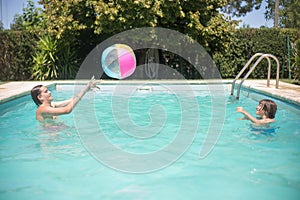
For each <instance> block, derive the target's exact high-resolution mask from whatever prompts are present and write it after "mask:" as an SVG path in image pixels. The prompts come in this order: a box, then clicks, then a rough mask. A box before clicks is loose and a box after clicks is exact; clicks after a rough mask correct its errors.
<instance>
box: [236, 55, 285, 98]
mask: <svg viewBox="0 0 300 200" xmlns="http://www.w3.org/2000/svg"><path fill="white" fill-rule="evenodd" d="M257 56H260V58H259V59H258V60H257V61H256V62H255V63H254V65H253V66H252V67H251V68H250V70H249V71H248V73H247V74H246V75H245V76H244V77H243V79H242V80H241V82H240V84H239V86H238V90H237V96H236V99H239V97H240V90H241V86H242V84H243V82H244V81H245V80H246V79H247V78H248V76H249V75H250V74H251V73H252V72H253V70H254V69H255V67H256V66H257V65H258V64H259V63H260V62H261V61H262V60H263V59H264V58H267V60H268V77H267V87H270V78H271V60H270V58H273V59H274V60H275V61H276V64H277V71H276V88H277V89H278V86H279V67H280V66H279V61H278V59H277V58H276V57H275V56H274V55H272V54H263V53H256V54H255V55H254V56H252V57H251V58H250V60H249V61H248V62H247V63H246V65H245V66H244V67H243V69H242V70H241V71H240V73H239V74H238V75H237V76H236V77H235V79H234V80H233V82H232V87H231V95H233V93H234V86H235V82H236V80H237V79H239V78H240V76H241V75H242V74H243V72H244V71H245V70H246V69H247V67H248V66H249V65H250V64H251V62H252V61H253V60H254V59H255V58H256V57H257Z"/></svg>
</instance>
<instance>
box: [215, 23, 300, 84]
mask: <svg viewBox="0 0 300 200" xmlns="http://www.w3.org/2000/svg"><path fill="white" fill-rule="evenodd" d="M287 36H288V37H289V38H290V41H291V43H292V45H294V44H295V43H296V41H297V39H299V38H300V31H299V30H295V29H275V28H261V29H238V30H237V31H236V34H235V38H233V42H232V44H231V45H230V47H229V48H228V49H227V50H225V51H224V52H222V53H215V54H214V55H213V58H214V61H215V63H216V65H217V66H218V68H219V71H220V72H221V74H222V77H223V78H234V77H235V76H236V75H237V74H238V73H239V72H240V70H241V69H242V68H243V67H244V65H245V64H246V63H247V61H248V60H249V59H250V58H251V57H252V56H253V55H254V54H255V53H268V54H273V55H274V56H276V57H277V58H278V60H279V63H280V77H281V78H288V73H289V72H288V66H287V53H288V52H287ZM293 50H294V51H291V53H292V55H291V63H295V58H296V56H297V55H296V52H300V51H299V50H298V51H295V49H293ZM298 56H299V53H298ZM298 68H299V67H297V65H295V64H294V65H293V66H292V67H291V73H292V78H295V79H299V70H298ZM267 71H268V62H267V60H266V59H264V60H262V62H261V63H260V64H259V65H258V66H257V68H256V69H255V70H254V71H253V72H252V74H251V75H250V77H249V78H266V77H267ZM246 72H248V71H247V70H246ZM246 72H245V73H246ZM271 72H272V73H271V77H272V78H275V77H276V62H275V61H274V60H273V59H272V68H271Z"/></svg>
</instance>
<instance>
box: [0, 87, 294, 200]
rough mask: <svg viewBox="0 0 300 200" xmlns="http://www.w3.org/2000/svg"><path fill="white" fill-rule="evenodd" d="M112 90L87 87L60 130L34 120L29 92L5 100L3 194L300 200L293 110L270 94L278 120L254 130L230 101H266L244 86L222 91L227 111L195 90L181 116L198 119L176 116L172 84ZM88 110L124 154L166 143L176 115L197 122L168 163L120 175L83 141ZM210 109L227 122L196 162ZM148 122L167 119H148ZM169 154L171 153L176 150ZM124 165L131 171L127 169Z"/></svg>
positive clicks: (0, 140) (58, 94)
mask: <svg viewBox="0 0 300 200" xmlns="http://www.w3.org/2000/svg"><path fill="white" fill-rule="evenodd" d="M112 87H113V86H106V87H104V86H103V87H101V88H102V90H101V91H96V92H93V93H92V92H91V93H89V95H87V96H86V97H85V98H84V99H83V100H82V101H81V102H80V103H79V105H78V107H76V108H75V110H74V112H73V113H72V114H70V115H66V116H60V117H59V121H60V122H62V123H64V124H65V125H66V126H68V127H67V128H64V129H62V130H57V129H54V130H45V129H43V128H42V127H41V126H40V125H39V124H38V122H36V120H35V117H34V116H35V108H36V107H35V105H34V103H33V102H32V100H31V98H30V97H29V96H25V97H22V98H19V99H16V100H13V101H10V102H8V103H4V104H1V105H0V130H1V135H0V158H1V162H0V177H1V178H0V181H1V183H0V184H1V188H0V190H1V193H0V198H1V199H33V198H41V199H82V198H86V197H88V198H89V199H200V198H203V199H220V198H226V199H254V198H256V199H299V196H300V162H299V161H300V130H299V125H298V122H299V118H300V108H299V107H297V106H293V105H290V104H287V103H284V102H281V101H279V100H277V99H274V100H275V101H276V103H277V104H278V111H277V114H276V122H275V123H274V124H273V125H272V128H273V130H274V131H272V132H271V133H270V134H265V133H263V134H257V131H260V130H256V129H254V130H253V127H251V125H250V122H248V121H238V120H237V118H239V117H241V115H240V114H238V113H236V112H235V108H236V107H237V106H243V107H245V108H247V110H248V111H249V112H250V113H252V114H254V112H255V111H254V109H255V107H256V105H257V102H258V99H261V98H266V96H264V95H262V94H258V93H254V92H251V91H242V94H243V95H244V96H242V98H241V99H240V100H239V101H232V100H231V99H230V97H229V96H228V95H229V92H226V97H225V102H224V103H225V112H224V110H222V109H220V110H219V109H217V108H213V106H214V105H215V104H213V103H212V99H211V92H209V91H206V90H205V89H204V90H199V91H195V92H194V97H195V99H196V103H197V104H198V108H194V107H193V106H194V102H189V103H188V105H191V106H190V107H189V106H188V105H186V106H185V109H186V110H187V113H190V112H193V111H194V112H197V113H196V115H197V120H195V118H191V119H189V118H188V117H195V115H191V116H189V115H184V114H183V113H182V110H181V108H182V105H183V104H182V103H181V102H180V101H181V99H179V98H178V95H175V94H174V92H172V91H170V90H156V89H155V88H154V89H153V87H152V86H151V87H148V86H147V87H143V88H140V89H139V90H135V91H136V92H131V93H130V98H127V97H128V96H126V95H125V94H126V91H124V93H118V94H115V93H113V92H112V91H113V90H112ZM194 87H198V86H197V85H196V86H193V88H194ZM59 88H61V89H60V90H55V88H52V89H53V90H52V95H53V96H54V98H55V99H57V100H63V99H65V98H67V97H71V96H72V95H73V90H72V86H59ZM152 89H153V90H152ZM121 90H122V89H121ZM216 93H217V92H216ZM227 94H228V95H227ZM217 96H218V95H217ZM245 96H248V98H246V97H245ZM124 98H125V100H127V103H126V105H128V107H125V110H128V112H127V113H129V117H130V121H126V120H125V121H122V120H119V121H118V122H117V123H118V124H116V121H115V116H119V115H120V116H122V117H123V118H124V117H126V115H123V114H124V113H122V112H124V109H123V108H124V107H118V105H120V103H122V102H124V101H123V100H124ZM182 98H184V97H182ZM268 98H269V97H268ZM91 99H93V104H92V105H91V104H90V100H91ZM271 99H272V98H271ZM118 100H120V101H119V102H118ZM184 100H186V99H184ZM187 100H188V101H189V100H190V99H187ZM114 101H116V103H113V102H114ZM121 105H122V106H123V104H121ZM90 108H92V109H93V110H94V111H93V112H94V113H95V116H96V119H97V122H98V123H99V126H100V127H101V131H102V132H103V133H104V134H105V137H106V139H107V140H108V141H110V142H111V143H113V144H114V145H115V146H116V147H117V148H119V149H121V150H123V151H126V152H130V153H134V154H140V155H143V154H147V153H149V152H156V151H158V150H160V149H163V148H164V147H166V146H168V145H170V143H171V142H170V141H174V140H175V138H176V137H177V135H176V133H177V132H178V131H179V130H180V125H178V122H179V121H180V120H182V116H183V115H184V116H185V117H186V118H185V119H184V120H186V122H185V123H186V125H185V126H188V127H189V126H191V127H193V126H194V124H197V125H198V126H197V129H196V134H195V135H192V136H193V137H192V140H191V141H192V142H191V144H190V145H188V146H187V148H186V149H184V150H183V152H182V154H181V155H179V156H178V158H177V157H176V159H174V162H171V163H169V164H166V165H164V166H163V167H161V168H157V170H154V171H152V172H149V173H125V172H121V171H122V169H121V170H119V169H120V168H116V167H110V166H109V165H107V163H105V162H104V163H102V162H101V161H99V159H98V158H97V157H95V153H94V152H91V149H90V148H89V147H86V146H84V145H83V144H84V139H85V138H84V135H83V132H82V131H79V132H78V128H83V129H84V128H85V127H81V126H80V124H78V118H79V119H82V118H80V117H81V116H82V115H83V114H84V113H88V112H87V109H90ZM152 108H153V110H152ZM156 109H157V110H156ZM161 109H162V110H163V111H164V114H162V115H160V117H161V116H163V117H162V118H158V119H154V115H151V112H152V114H156V113H157V112H161ZM212 110H214V112H215V113H214V114H215V115H216V116H218V115H224V116H225V118H224V120H225V121H224V123H223V122H222V124H223V125H222V126H221V129H220V130H221V132H220V133H221V134H220V136H219V138H218V141H217V143H216V145H214V147H213V149H212V151H211V152H210V153H209V154H208V155H207V156H206V157H204V158H203V159H200V155H199V152H200V151H201V148H202V147H203V142H204V141H205V139H206V136H207V133H208V130H209V129H210V125H211V124H213V122H211V119H213V115H212V112H211V111H212ZM92 120H93V119H90V118H89V117H88V116H86V118H85V119H83V120H82V121H85V122H86V121H87V122H90V123H91V124H87V126H86V131H87V132H89V133H93V132H94V130H93V129H94V127H95V126H94V124H93V122H92ZM155 120H156V121H155ZM79 121H80V120H79ZM122 123H124V124H126V123H127V124H128V123H130V124H131V123H132V124H136V126H138V127H142V128H147V127H150V128H151V129H150V130H155V131H154V132H155V133H156V134H153V135H151V131H150V132H149V133H145V134H143V135H139V136H137V135H130V130H131V128H130V126H128V127H127V129H126V128H122V129H120V128H119V127H118V125H120V124H121V125H122ZM152 123H158V124H159V125H161V124H163V126H162V127H157V126H151V124H152ZM124 124H123V125H122V126H124ZM89 127H92V128H89ZM95 128H97V127H95ZM193 128H194V127H193ZM212 128H214V127H212ZM128 132H129V133H128ZM133 134H138V132H137V133H133ZM186 134H188V133H186ZM138 137H140V138H138ZM189 137H190V136H189ZM88 139H89V138H88ZM211 142H214V141H211ZM92 144H94V145H97V144H95V143H92ZM102 150H103V151H105V149H104V148H102ZM167 153H169V155H170V156H171V155H172V151H169V152H167ZM108 155H111V159H112V160H114V161H120V162H121V161H122V163H123V164H127V165H130V163H128V162H127V163H126V160H125V161H124V157H120V156H118V155H117V154H114V153H113V154H108ZM162 158H165V157H162ZM158 160H159V159H158ZM145 162H146V161H145ZM146 163H147V162H146ZM119 167H120V166H119ZM122 167H123V166H122ZM124 169H128V168H126V166H125V168H124ZM124 171H126V170H124Z"/></svg>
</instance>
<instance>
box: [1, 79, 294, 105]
mask: <svg viewBox="0 0 300 200" xmlns="http://www.w3.org/2000/svg"><path fill="white" fill-rule="evenodd" d="M87 81H88V80H80V81H78V80H60V81H12V82H8V83H4V84H1V85H0V104H2V103H4V102H8V101H11V100H14V99H16V98H19V97H22V96H25V95H28V94H30V90H31V89H32V88H33V87H34V86H36V85H39V84H41V85H45V86H47V87H51V86H55V85H58V84H62V85H67V84H75V83H76V84H78V83H81V82H82V84H85V83H86V82H87ZM231 83H232V80H229V79H224V80H222V79H220V80H101V81H100V84H101V85H102V84H103V85H112V84H113V85H115V84H124V85H126V84H141V85H144V84H191V85H198V84H200V85H201V84H202V85H203V84H226V85H228V87H230V88H231ZM236 84H239V81H237V82H236ZM242 87H243V88H246V89H249V90H253V91H255V92H258V93H262V94H265V95H268V96H271V97H274V98H277V99H280V100H283V101H287V102H289V103H292V104H295V105H298V106H300V86H298V85H293V84H289V83H286V82H282V81H280V82H279V88H278V89H276V88H275V80H271V81H270V87H267V81H266V80H246V81H245V82H244V83H243V85H242ZM229 91H230V90H229ZM235 94H236V91H235Z"/></svg>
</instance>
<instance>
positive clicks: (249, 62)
mask: <svg viewBox="0 0 300 200" xmlns="http://www.w3.org/2000/svg"><path fill="white" fill-rule="evenodd" d="M262 55H264V54H263V53H256V54H254V55H253V56H252V57H251V58H250V59H249V60H248V62H247V63H246V64H245V66H244V67H243V68H242V70H241V71H240V72H239V73H238V75H237V76H236V77H235V79H234V80H233V82H232V85H231V95H233V93H234V86H235V82H236V81H237V80H238V79H239V78H240V76H241V75H242V74H243V73H244V71H245V70H246V69H247V68H248V66H249V65H250V64H251V63H252V61H253V60H254V59H255V58H256V57H258V56H262Z"/></svg>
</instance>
